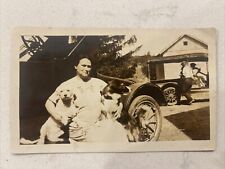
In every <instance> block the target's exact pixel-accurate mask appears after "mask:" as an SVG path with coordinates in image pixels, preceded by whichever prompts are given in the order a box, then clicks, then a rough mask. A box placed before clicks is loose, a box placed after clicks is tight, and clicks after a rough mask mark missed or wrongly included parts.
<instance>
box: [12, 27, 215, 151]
mask: <svg viewBox="0 0 225 169" xmlns="http://www.w3.org/2000/svg"><path fill="white" fill-rule="evenodd" d="M215 34H216V31H215V30H214V29H206V28H205V29H168V30H167V29H159V30H157V29H133V30H132V29H127V30H126V29H84V30H83V29H78V30H77V29H53V28H51V29H40V28H39V29H34V28H32V29H31V28H29V29H28V28H24V29H18V30H16V31H15V33H14V35H13V38H12V39H14V40H15V43H14V44H13V50H15V52H14V55H13V56H12V57H13V62H14V64H15V65H16V66H15V67H14V68H15V70H12V72H13V75H12V76H13V80H14V81H15V83H14V85H13V89H14V90H13V93H14V94H13V95H12V97H13V98H12V104H13V105H12V106H13V108H12V113H11V115H12V119H13V121H14V123H12V130H11V138H12V151H13V152H15V153H51V152H136V151H182V150H195V151H197V150H213V149H214V148H215V124H216V121H215V114H216V109H215V103H216V100H215V91H216V43H215V41H216V36H215ZM16 69H18V70H16Z"/></svg>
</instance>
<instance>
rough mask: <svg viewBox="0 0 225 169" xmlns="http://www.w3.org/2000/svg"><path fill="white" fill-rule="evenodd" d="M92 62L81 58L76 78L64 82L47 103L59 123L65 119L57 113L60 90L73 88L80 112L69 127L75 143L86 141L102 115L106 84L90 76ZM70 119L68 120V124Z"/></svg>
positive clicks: (76, 66)
mask: <svg viewBox="0 0 225 169" xmlns="http://www.w3.org/2000/svg"><path fill="white" fill-rule="evenodd" d="M91 66H92V65H91V61H90V59H89V58H87V57H83V58H80V59H79V60H78V63H77V64H76V65H75V70H76V76H75V77H73V78H71V79H69V80H67V81H65V82H63V83H62V84H61V85H59V87H57V89H56V91H55V92H54V93H53V94H52V95H51V96H50V97H49V98H48V100H47V101H46V104H45V106H46V109H47V111H48V112H49V113H50V114H51V115H52V116H53V117H54V118H55V119H56V120H57V121H59V122H62V123H63V122H64V125H66V123H65V119H63V117H60V116H59V114H58V113H57V112H56V111H55V105H56V104H57V100H58V95H57V91H60V89H66V88H72V89H73V91H74V94H75V95H76V97H77V98H76V104H77V105H78V106H79V108H80V110H79V112H78V115H77V117H75V119H74V120H72V121H73V122H72V123H70V126H69V135H70V136H69V137H70V140H71V139H72V140H73V141H84V140H85V138H86V134H87V131H88V129H89V128H91V127H92V126H93V125H94V124H95V122H96V121H97V120H98V118H99V116H100V114H101V106H100V104H101V94H100V91H101V90H102V89H103V88H104V87H105V86H106V83H105V82H104V81H102V80H100V79H97V78H93V77H91V76H90V73H91ZM68 120H69V119H67V122H68Z"/></svg>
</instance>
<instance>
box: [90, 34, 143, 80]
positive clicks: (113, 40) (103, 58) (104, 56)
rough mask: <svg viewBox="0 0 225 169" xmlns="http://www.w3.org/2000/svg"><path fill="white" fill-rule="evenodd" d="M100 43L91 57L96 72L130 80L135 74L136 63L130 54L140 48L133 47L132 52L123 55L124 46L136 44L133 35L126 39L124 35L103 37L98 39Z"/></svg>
mask: <svg viewBox="0 0 225 169" xmlns="http://www.w3.org/2000/svg"><path fill="white" fill-rule="evenodd" d="M100 41H101V43H100V45H99V48H98V49H97V52H96V54H95V55H94V56H93V58H92V61H93V63H94V64H95V66H96V70H97V71H98V72H99V73H102V74H104V75H108V76H113V77H119V78H130V77H133V75H134V73H135V68H136V63H135V60H134V59H133V56H132V54H133V53H135V52H136V51H138V50H139V49H140V48H141V46H137V47H136V46H134V48H133V49H132V50H129V51H127V52H126V53H125V54H123V53H124V51H123V50H124V48H126V46H130V45H133V44H135V43H136V42H137V38H136V36H135V35H133V36H131V37H130V38H129V39H126V37H125V36H124V35H116V36H104V37H102V38H101V39H100Z"/></svg>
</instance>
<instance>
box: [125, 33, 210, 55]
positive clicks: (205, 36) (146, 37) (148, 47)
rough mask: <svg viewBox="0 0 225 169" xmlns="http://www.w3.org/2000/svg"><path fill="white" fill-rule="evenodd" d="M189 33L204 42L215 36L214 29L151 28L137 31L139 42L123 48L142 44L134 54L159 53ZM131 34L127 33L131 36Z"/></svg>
mask: <svg viewBox="0 0 225 169" xmlns="http://www.w3.org/2000/svg"><path fill="white" fill-rule="evenodd" d="M184 34H187V35H190V36H192V37H194V38H196V39H198V40H201V41H202V42H204V43H206V44H208V43H209V42H210V41H211V40H212V38H213V31H212V29H192V30H190V29H189V30H179V29H177V30H176V29H171V30H165V29H164V30H163V29H162V30H156V29H155V30H150V31H147V30H146V31H141V32H140V31H139V32H135V35H136V37H137V43H136V44H135V45H133V46H132V45H131V46H129V47H126V48H124V49H123V53H126V52H128V51H129V50H130V49H132V48H133V49H134V48H135V46H139V45H142V47H141V49H140V50H139V51H138V52H137V53H135V54H134V55H137V56H138V55H139V56H141V55H145V54H147V53H148V52H150V54H151V55H157V54H159V53H161V52H162V51H163V50H164V49H166V48H167V47H169V46H170V45H171V44H172V43H174V42H175V41H176V40H177V39H178V38H179V37H180V36H182V35H184ZM129 36H130V35H127V37H129Z"/></svg>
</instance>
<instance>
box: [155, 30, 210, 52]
mask: <svg viewBox="0 0 225 169" xmlns="http://www.w3.org/2000/svg"><path fill="white" fill-rule="evenodd" d="M183 38H187V39H190V40H191V41H194V42H196V43H198V44H199V45H200V46H202V47H203V48H205V49H208V45H207V44H206V43H204V42H203V41H201V40H199V39H197V38H194V37H192V36H190V35H186V34H184V35H182V36H180V37H179V38H178V39H177V40H176V41H175V42H174V43H172V44H171V45H170V46H169V47H167V48H166V49H164V50H163V51H162V52H160V54H159V55H163V54H164V53H166V52H167V51H168V50H169V49H170V48H172V47H173V46H174V45H176V44H177V43H178V42H179V41H181V40H182V39H183Z"/></svg>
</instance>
